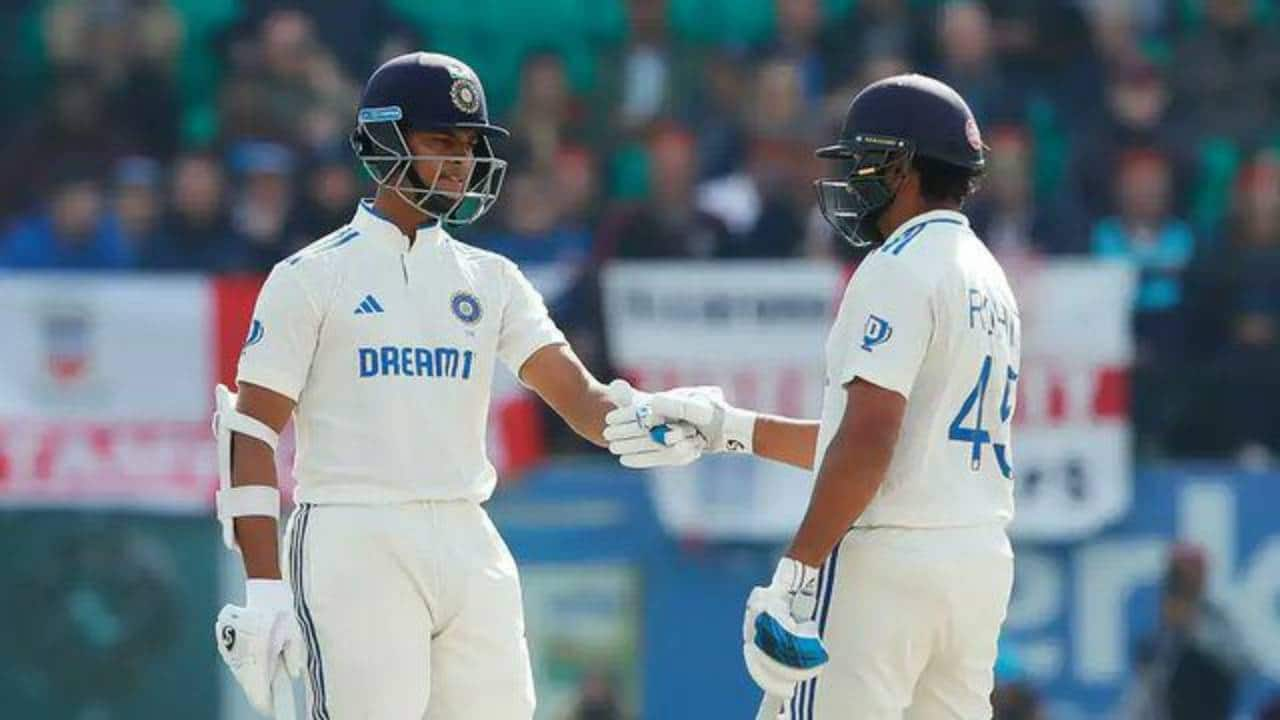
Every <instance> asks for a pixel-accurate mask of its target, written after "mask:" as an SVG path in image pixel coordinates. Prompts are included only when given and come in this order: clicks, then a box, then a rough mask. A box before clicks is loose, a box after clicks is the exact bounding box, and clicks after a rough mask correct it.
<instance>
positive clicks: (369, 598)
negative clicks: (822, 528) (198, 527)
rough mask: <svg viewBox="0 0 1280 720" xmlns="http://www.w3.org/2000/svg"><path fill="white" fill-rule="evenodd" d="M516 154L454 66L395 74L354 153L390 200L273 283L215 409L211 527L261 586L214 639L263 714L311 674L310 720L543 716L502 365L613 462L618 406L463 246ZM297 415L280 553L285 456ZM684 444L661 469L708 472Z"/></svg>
mask: <svg viewBox="0 0 1280 720" xmlns="http://www.w3.org/2000/svg"><path fill="white" fill-rule="evenodd" d="M505 135H507V131H506V130H504V129H503V128H501V127H498V126H496V125H494V124H492V123H490V122H489V116H488V111H487V109H486V106H485V96H484V90H483V89H482V87H481V84H480V80H479V78H477V77H476V74H475V73H474V72H473V71H472V69H471V68H470V67H468V66H467V65H465V64H464V63H462V62H461V61H459V60H457V59H454V58H452V57H448V56H445V55H439V54H433V53H425V52H418V53H411V54H408V55H403V56H400V57H397V58H395V59H393V60H391V61H389V62H387V63H386V64H384V65H382V66H381V67H379V68H378V69H377V70H376V71H375V72H374V73H373V75H372V76H371V77H370V78H369V80H368V83H367V84H366V86H365V89H364V92H363V96H362V98H361V102H360V108H359V112H358V115H357V119H356V127H355V130H354V132H353V133H352V136H351V141H352V146H353V147H354V149H355V152H356V154H357V155H358V156H359V158H360V160H361V161H362V163H363V164H364V167H365V168H366V169H367V170H368V172H369V174H370V175H371V176H372V177H373V179H374V181H375V182H376V183H377V186H378V189H377V194H376V196H375V197H374V198H373V199H372V200H365V201H362V202H361V203H360V205H359V207H357V208H356V209H355V215H354V217H353V218H352V219H351V222H350V223H349V224H347V225H345V226H343V227H341V228H339V229H337V230H335V231H334V232H333V233H331V234H329V235H328V236H326V237H324V238H321V239H320V240H318V241H317V242H315V243H313V244H311V245H310V246H308V247H306V248H305V249H303V250H301V251H300V252H298V253H297V254H295V255H293V256H292V257H290V258H288V259H286V260H284V261H282V262H280V263H279V264H277V265H276V266H275V268H274V269H273V270H272V271H271V274H270V276H269V277H268V278H267V281H266V284H265V285H263V287H262V290H261V293H260V295H259V296H258V300H257V305H256V307H255V309H254V316H253V320H252V322H251V324H250V328H249V332H248V337H247V338H246V340H245V344H244V350H243V351H242V353H241V357H240V364H239V369H238V374H237V379H236V382H237V385H238V389H239V392H238V393H236V394H233V393H231V392H230V391H229V390H228V389H227V388H225V387H222V386H219V387H218V389H217V398H216V400H217V412H216V415H215V420H214V425H215V433H216V435H217V446H218V459H219V475H220V479H221V489H220V490H219V492H218V496H217V507H218V518H219V520H221V521H222V523H223V535H224V540H225V541H226V542H227V544H228V545H229V546H230V547H233V548H237V549H238V550H239V552H240V553H241V555H242V556H243V560H244V567H245V571H246V574H247V576H248V582H247V587H246V589H245V595H246V598H245V604H244V605H243V606H235V605H228V606H227V607H225V608H223V610H222V612H221V613H220V614H219V616H218V620H217V624H216V636H217V640H218V643H219V650H220V652H221V654H222V657H223V659H224V660H225V661H226V662H227V664H228V666H229V667H230V669H231V671H232V673H233V674H234V675H235V677H236V679H237V681H238V682H239V683H240V685H241V686H242V687H243V688H244V690H245V693H246V694H247V696H248V698H249V700H250V702H251V703H252V704H253V705H254V707H255V708H257V709H258V710H259V711H261V712H263V713H270V712H271V708H272V707H273V704H274V703H275V702H277V701H279V700H281V699H282V698H281V697H280V695H281V694H283V693H284V691H283V690H280V689H278V688H279V687H280V685H279V684H278V683H275V685H276V688H277V689H276V690H274V691H273V680H274V679H275V678H276V677H277V674H278V671H279V670H280V669H281V668H284V669H286V670H288V671H290V672H301V670H302V669H303V668H304V667H305V675H306V680H307V682H306V685H307V688H308V717H310V718H313V719H314V720H330V719H331V718H332V719H336V720H355V719H361V720H365V719H369V720H393V719H394V720H400V719H403V720H409V719H410V718H413V719H418V718H426V719H427V720H455V719H460V718H467V719H469V720H471V719H474V720H528V719H529V718H531V717H532V716H533V710H534V689H533V681H532V675H531V672H530V666H529V654H528V650H527V648H526V645H525V636H524V620H523V613H522V608H521V596H520V584H519V576H518V573H517V570H516V565H515V562H514V561H513V560H512V557H511V553H510V552H509V551H508V550H507V547H506V545H505V544H504V543H503V541H502V538H500V537H499V536H498V533H497V531H496V530H495V529H494V526H493V523H491V522H490V520H489V517H488V515H487V514H486V512H485V510H484V508H483V507H482V506H481V503H483V502H484V501H485V500H487V499H488V498H489V496H490V494H491V493H492V492H493V489H494V484H495V473H494V468H493V466H492V465H491V464H490V462H489V460H488V459H487V458H486V457H485V452H484V448H485V424H486V417H487V413H488V409H489V394H490V380H491V378H492V376H493V371H494V366H495V364H496V363H497V362H501V363H502V364H503V365H505V366H506V367H507V368H509V369H510V370H511V371H512V372H513V373H515V374H516V375H517V377H519V379H520V381H521V382H522V383H524V384H525V385H526V386H528V387H530V388H532V389H533V390H534V391H536V392H537V393H538V394H539V395H540V396H541V397H542V398H543V399H544V400H545V401H546V402H547V403H549V404H550V405H551V406H552V407H553V408H554V409H555V410H556V412H557V413H559V414H560V416H561V417H563V418H564V419H565V421H566V422H568V423H569V424H570V425H571V426H572V427H573V428H574V430H576V431H577V432H578V433H579V434H581V435H582V436H583V437H585V438H587V439H588V440H591V441H593V442H596V443H597V444H601V445H603V444H604V440H603V438H602V431H603V429H604V426H605V415H606V413H607V412H608V411H609V410H610V409H613V408H614V406H615V405H614V403H613V402H611V401H610V399H609V391H608V389H606V388H605V387H604V386H603V385H602V384H601V383H599V382H598V381H597V380H596V379H595V378H594V377H592V375H591V374H590V373H589V372H588V371H587V370H586V369H585V368H584V367H583V365H582V363H581V362H580V361H579V360H578V358H577V356H576V355H575V354H574V353H573V351H572V350H571V349H570V348H569V347H568V346H567V345H566V344H565V339H564V336H563V335H562V334H561V333H560V331H559V330H558V329H557V328H556V326H555V325H554V324H553V323H552V321H551V319H550V318H549V317H548V315H547V310H546V307H545V305H544V304H543V301H542V298H541V297H540V296H539V295H538V293H537V292H536V291H535V290H534V289H533V287H532V286H531V285H530V284H529V282H528V280H526V279H525V277H524V275H523V274H522V273H521V272H520V270H519V269H518V268H517V267H516V265H515V264H513V263H512V262H510V261H509V260H507V259H506V258H503V257H501V256H498V255H495V254H493V253H489V252H485V251H482V250H478V249H476V248H473V247H470V246H468V245H465V244H463V243H460V242H458V241H457V240H455V239H453V238H452V237H450V235H449V232H448V226H449V225H456V224H465V223H470V222H473V221H474V220H476V219H477V218H479V217H480V216H481V215H483V214H484V213H485V211H487V210H488V209H489V208H490V207H491V206H492V204H493V203H494V201H495V200H496V199H497V197H498V193H499V190H500V188H501V185H502V178H503V174H504V172H505V170H506V163H505V162H504V161H503V160H501V159H499V158H498V157H496V156H495V154H494V150H493V147H492V145H491V143H490V141H491V139H493V138H495V137H501V136H505ZM645 398H646V396H645V395H643V394H639V395H637V396H636V399H635V401H637V402H643V401H644V400H645ZM290 417H292V418H293V422H294V427H295V432H296V438H297V455H296V459H295V466H294V474H295V477H296V478H297V481H298V489H297V494H296V497H295V500H296V509H295V510H294V512H293V515H292V517H291V518H290V520H289V524H288V528H287V531H286V532H285V540H284V546H285V548H284V552H283V557H282V553H281V552H280V549H279V547H278V543H277V518H278V516H279V513H280V494H279V491H278V489H277V479H276V473H275V462H274V451H275V448H276V442H277V438H278V434H279V433H280V432H281V430H282V429H283V428H284V426H285V423H286V422H287V421H288V420H289V418H290ZM689 435H690V437H688V438H685V439H683V440H681V439H676V440H674V441H673V440H671V439H668V440H667V442H669V443H673V444H671V445H665V444H664V453H665V455H666V456H670V455H672V454H679V453H681V452H683V453H684V460H685V461H689V460H692V459H693V458H695V457H696V456H697V454H698V453H699V452H700V450H701V447H702V440H701V438H700V437H697V436H696V435H695V434H694V433H693V432H692V431H690V432H689ZM655 445H656V443H655ZM285 689H286V690H287V684H286V686H285Z"/></svg>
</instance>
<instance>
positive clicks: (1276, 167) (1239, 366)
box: [1177, 153, 1280, 460]
mask: <svg viewBox="0 0 1280 720" xmlns="http://www.w3.org/2000/svg"><path fill="white" fill-rule="evenodd" d="M1235 197H1236V208H1235V213H1234V218H1233V221H1232V223H1231V226H1230V228H1229V230H1228V232H1227V234H1226V237H1225V238H1224V242H1221V243H1219V244H1220V245H1221V248H1220V249H1219V250H1217V251H1215V252H1213V253H1207V254H1206V256H1205V257H1204V258H1203V259H1202V260H1201V261H1200V266H1199V267H1198V268H1196V269H1195V270H1194V272H1193V273H1192V275H1191V276H1190V277H1189V278H1188V285H1189V295H1188V305H1189V308H1188V314H1187V319H1186V324H1187V325H1188V326H1189V327H1193V328H1195V329H1196V338H1197V343H1196V346H1195V347H1194V348H1193V350H1194V351H1195V352H1194V361H1195V362H1197V363H1199V364H1200V367H1201V370H1200V372H1201V374H1202V377H1203V382H1202V383H1200V386H1201V387H1202V388H1203V389H1202V390H1201V392H1199V393H1197V397H1196V402H1195V404H1194V405H1193V406H1192V408H1191V409H1190V410H1189V411H1188V412H1187V413H1185V421H1184V423H1183V425H1184V428H1185V431H1184V432H1183V433H1181V434H1180V435H1179V437H1178V441H1177V446H1178V447H1179V449H1180V450H1182V452H1183V453H1184V454H1187V455H1191V456H1214V455H1226V454H1234V455H1236V456H1237V457H1240V458H1241V459H1248V458H1259V459H1263V460H1266V459H1269V458H1274V457H1275V456H1276V455H1278V454H1280V408H1278V406H1277V404H1276V402H1275V398H1276V397H1280V381H1277V379H1276V376H1275V373H1274V372H1273V370H1274V368H1276V367H1280V283H1277V279H1278V278H1280V158H1277V156H1276V155H1275V154H1274V153H1261V154H1259V155H1258V157H1257V158H1256V159H1255V160H1254V161H1253V162H1251V163H1250V164H1249V165H1248V166H1246V167H1245V169H1244V170H1243V171H1242V172H1241V174H1240V180H1239V182H1238V183H1237V185H1236V193H1235Z"/></svg>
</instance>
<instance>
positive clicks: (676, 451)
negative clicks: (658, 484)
mask: <svg viewBox="0 0 1280 720" xmlns="http://www.w3.org/2000/svg"><path fill="white" fill-rule="evenodd" d="M609 397H610V400H612V401H613V403H614V404H615V405H617V406H618V407H617V408H615V409H613V410H611V411H609V414H608V415H606V416H605V428H604V439H605V441H606V442H608V443H609V452H611V453H613V454H614V455H617V456H618V461H619V462H620V463H621V464H622V465H623V466H624V467H629V468H636V469H644V468H655V467H669V466H675V465H688V464H689V463H691V462H693V461H694V460H697V459H698V458H700V457H702V452H703V451H704V450H705V449H706V447H707V443H706V440H705V439H703V437H702V436H701V435H700V434H699V433H698V431H697V429H695V428H694V427H693V426H692V425H690V424H688V423H685V422H667V421H665V420H663V419H662V418H661V417H659V416H658V415H656V414H655V413H654V412H653V410H652V408H650V406H649V405H650V402H651V401H652V399H653V395H651V394H650V393H647V392H641V391H639V390H635V389H634V388H632V387H631V385H630V384H628V383H627V381H625V380H614V381H613V383H611V384H610V385H609Z"/></svg>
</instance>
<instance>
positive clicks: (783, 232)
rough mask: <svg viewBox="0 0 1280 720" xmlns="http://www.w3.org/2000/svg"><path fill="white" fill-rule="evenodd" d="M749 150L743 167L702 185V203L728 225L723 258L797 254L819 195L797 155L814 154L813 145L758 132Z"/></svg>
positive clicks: (706, 209)
mask: <svg viewBox="0 0 1280 720" xmlns="http://www.w3.org/2000/svg"><path fill="white" fill-rule="evenodd" d="M748 152H749V159H748V162H747V166H746V167H745V168H744V169H743V172H740V173H737V174H734V175H730V176H728V177H724V178H720V179H718V180H713V181H711V182H708V183H706V184H704V185H703V186H702V187H700V188H698V207H699V208H701V209H702V210H704V211H706V212H708V213H711V214H712V215H715V216H716V217H717V218H719V219H720V221H721V222H723V223H724V225H725V227H726V228H728V230H729V238H728V239H727V240H726V241H725V242H724V243H723V245H722V246H721V247H720V249H719V251H718V253H717V254H718V255H719V256H720V257H723V258H744V257H790V256H793V255H796V254H798V251H799V250H800V248H801V243H802V242H803V240H804V236H805V227H804V224H805V218H806V216H807V211H808V210H809V208H810V206H811V205H812V204H813V199H814V194H813V190H812V186H811V185H810V183H809V182H808V180H809V178H805V177H802V176H800V173H799V172H798V171H802V170H803V169H805V168H807V167H809V166H808V165H807V164H805V163H801V162H797V159H798V158H806V157H812V155H813V147H812V144H811V143H807V142H804V141H803V140H795V139H792V138H789V137H785V136H783V137H769V136H763V135H757V136H755V137H754V138H752V139H751V141H750V147H749V151H748Z"/></svg>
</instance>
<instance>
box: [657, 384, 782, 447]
mask: <svg viewBox="0 0 1280 720" xmlns="http://www.w3.org/2000/svg"><path fill="white" fill-rule="evenodd" d="M649 407H650V408H651V409H652V411H653V414H654V415H656V416H657V417H658V418H659V419H660V420H661V421H663V422H687V423H689V424H690V425H692V426H694V427H695V428H697V430H698V433H699V434H700V435H702V437H704V438H706V440H707V451H708V452H713V453H721V452H734V453H750V452H751V451H752V444H753V443H752V440H753V438H754V436H755V432H756V417H757V415H756V413H754V412H751V411H750V410H743V409H742V408H737V407H734V406H732V405H730V404H729V403H727V402H725V399H724V391H723V390H721V389H720V388H718V387H716V386H714V385H702V386H697V387H681V388H674V389H672V390H667V391H666V392H660V393H655V394H654V396H653V399H652V400H650V401H649Z"/></svg>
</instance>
